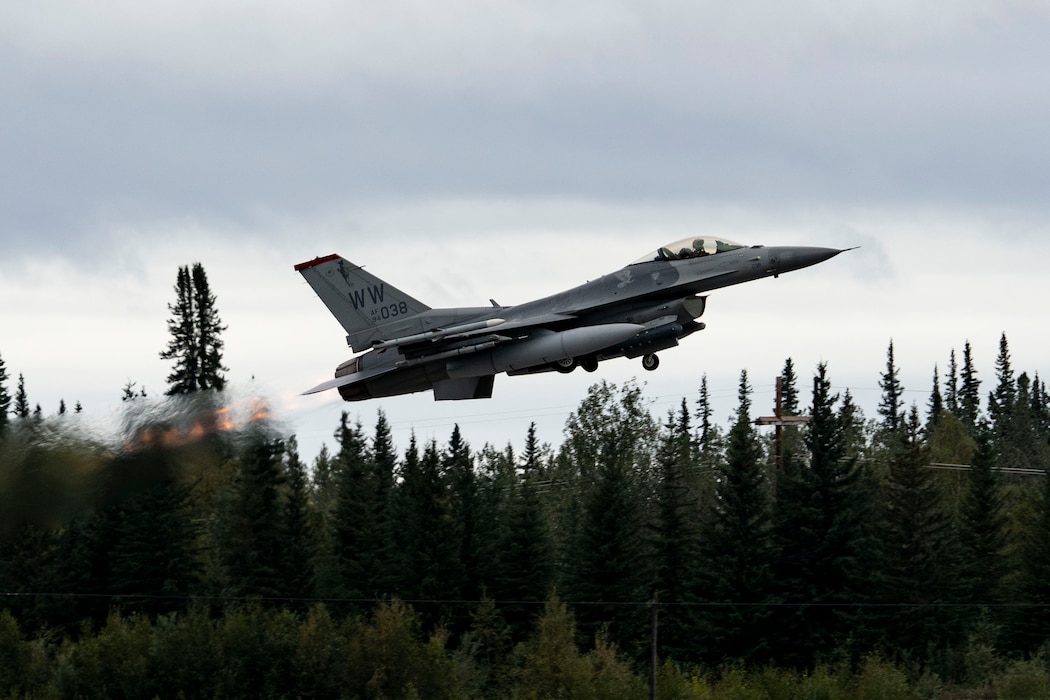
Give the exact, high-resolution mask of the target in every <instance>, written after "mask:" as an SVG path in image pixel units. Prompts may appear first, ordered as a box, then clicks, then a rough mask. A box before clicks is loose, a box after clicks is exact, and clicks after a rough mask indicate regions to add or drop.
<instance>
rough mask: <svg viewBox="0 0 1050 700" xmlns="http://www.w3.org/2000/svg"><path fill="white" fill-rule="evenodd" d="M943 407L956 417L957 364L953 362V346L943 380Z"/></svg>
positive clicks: (957, 399) (957, 404) (957, 393)
mask: <svg viewBox="0 0 1050 700" xmlns="http://www.w3.org/2000/svg"><path fill="white" fill-rule="evenodd" d="M944 407H945V408H946V409H948V411H950V412H951V413H952V414H954V415H955V416H956V417H958V415H959V366H958V365H957V364H956V362H955V348H952V353H951V356H950V357H949V358H948V376H947V377H946V379H945V382H944Z"/></svg>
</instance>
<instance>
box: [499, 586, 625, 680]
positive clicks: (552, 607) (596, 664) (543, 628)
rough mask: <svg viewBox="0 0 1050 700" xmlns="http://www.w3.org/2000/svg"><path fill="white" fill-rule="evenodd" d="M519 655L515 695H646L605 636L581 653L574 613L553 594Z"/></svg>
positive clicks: (515, 676)
mask: <svg viewBox="0 0 1050 700" xmlns="http://www.w3.org/2000/svg"><path fill="white" fill-rule="evenodd" d="M518 654H519V655H520V658H521V665H520V667H519V669H518V670H517V671H516V672H515V674H514V678H515V683H514V686H513V692H512V693H511V697H513V698H529V699H530V700H531V699H533V698H535V699H537V700H538V699H540V698H562V697H565V698H579V699H581V700H587V699H591V698H593V699H594V700H599V699H605V698H609V699H612V698H624V699H625V700H626V699H630V698H644V697H646V694H645V693H646V691H645V686H644V684H643V682H642V680H641V679H640V678H639V677H638V676H637V675H636V674H634V673H633V672H632V671H631V668H630V664H629V663H628V662H627V661H625V660H624V659H623V658H622V657H620V655H619V654H618V652H617V649H616V647H615V645H613V644H611V643H610V642H609V641H608V639H607V638H605V637H604V636H599V637H598V638H597V639H596V644H595V648H594V649H593V650H592V651H591V652H589V653H587V654H582V653H581V652H580V650H579V648H578V647H577V646H576V629H575V621H574V619H573V615H572V613H570V612H569V610H568V608H567V607H566V606H565V604H564V603H562V602H561V601H560V600H559V599H558V597H557V596H552V597H551V598H549V599H548V600H547V604H546V605H545V607H544V610H543V615H542V616H541V617H540V618H539V620H538V622H537V629H536V633H535V636H534V637H533V638H532V639H530V640H529V641H528V642H526V643H525V644H524V645H522V647H521V648H520V649H519V651H518Z"/></svg>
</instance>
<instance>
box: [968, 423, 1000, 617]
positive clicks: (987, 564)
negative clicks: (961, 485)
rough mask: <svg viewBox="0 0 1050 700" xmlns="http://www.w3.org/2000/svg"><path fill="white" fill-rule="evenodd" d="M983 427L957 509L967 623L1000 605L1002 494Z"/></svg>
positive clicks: (993, 450) (989, 441)
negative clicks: (968, 616) (983, 607)
mask: <svg viewBox="0 0 1050 700" xmlns="http://www.w3.org/2000/svg"><path fill="white" fill-rule="evenodd" d="M989 433H990V431H989V430H988V428H987V427H985V428H984V429H983V430H981V431H980V432H979V433H978V435H977V449H976V452H975V453H974V455H973V461H972V465H971V467H970V470H969V472H968V474H967V480H966V481H967V484H966V490H965V491H964V493H963V498H962V502H961V504H960V508H959V543H960V545H961V561H960V572H959V584H960V597H961V602H964V603H969V604H970V605H972V606H975V607H973V608H970V609H969V611H968V612H969V613H970V614H971V621H972V620H973V619H974V618H975V613H976V612H977V610H978V608H977V607H976V606H985V607H986V608H994V606H996V605H998V604H1000V603H1002V602H1003V599H1004V590H1003V586H1004V582H1005V579H1006V576H1007V573H1008V566H1007V561H1006V547H1007V528H1008V522H1007V517H1006V505H1005V494H1004V492H1003V487H1002V483H1001V478H1000V476H999V474H998V473H997V472H996V471H995V469H994V467H995V457H996V455H995V448H994V447H993V442H992V436H991V435H990V434H989Z"/></svg>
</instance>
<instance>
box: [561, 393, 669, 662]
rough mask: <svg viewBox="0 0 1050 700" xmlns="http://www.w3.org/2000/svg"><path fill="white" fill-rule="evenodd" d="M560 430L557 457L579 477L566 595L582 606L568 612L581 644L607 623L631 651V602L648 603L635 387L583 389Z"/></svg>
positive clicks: (636, 634)
mask: <svg viewBox="0 0 1050 700" xmlns="http://www.w3.org/2000/svg"><path fill="white" fill-rule="evenodd" d="M565 432H566V440H565V443H564V444H563V445H562V455H563V458H565V459H566V460H568V461H570V462H571V464H572V465H573V467H574V470H575V473H576V474H577V475H578V479H579V480H578V481H577V482H576V487H575V488H576V489H578V493H577V494H576V495H575V497H576V499H578V509H577V511H576V513H575V514H574V515H573V518H572V520H571V521H570V522H573V523H574V527H573V531H572V532H571V535H570V538H569V541H568V542H567V544H568V551H567V561H566V569H567V571H566V583H565V586H566V597H567V598H571V599H572V600H575V601H580V602H586V603H587V604H586V605H581V606H579V607H578V608H577V609H576V613H577V616H578V619H579V623H580V630H581V631H582V632H583V633H584V635H585V637H586V638H588V639H589V640H590V639H593V638H594V635H595V634H596V633H597V632H598V631H599V630H600V629H601V628H602V627H603V626H604V625H606V624H608V632H609V634H610V638H611V639H612V640H613V641H615V642H616V643H617V644H619V645H620V646H621V648H629V649H630V650H631V651H634V650H636V649H637V646H636V645H637V643H638V642H639V640H640V639H641V638H642V637H644V634H643V633H642V629H643V628H644V626H645V617H646V615H645V611H644V609H643V608H641V607H638V606H637V604H638V603H640V602H644V601H646V600H648V598H649V594H650V591H649V590H647V587H648V585H649V584H650V583H651V580H652V578H651V572H650V571H649V569H648V568H647V564H648V561H647V554H648V552H647V543H646V541H645V539H644V536H643V529H644V519H643V515H644V512H643V505H644V503H645V502H646V500H647V493H646V491H645V489H644V488H643V485H644V482H643V477H645V476H647V475H648V474H649V468H650V459H651V456H652V444H653V441H654V440H655V434H656V431H655V429H654V425H653V421H652V418H651V416H650V415H649V413H648V411H646V410H645V407H644V405H643V401H642V397H641V390H640V388H639V387H638V386H637V385H636V384H634V383H628V384H627V385H625V386H624V387H623V389H622V391H621V392H620V395H619V398H617V396H616V387H615V386H614V385H610V384H608V383H606V382H602V383H600V384H598V385H595V386H592V387H591V388H590V390H589V393H588V396H587V397H586V398H585V399H584V400H583V401H582V402H581V404H580V407H579V408H578V409H577V411H575V412H574V413H573V414H572V415H571V416H570V417H569V420H568V421H567V422H566V430H565ZM630 603H634V604H635V605H631V604H630ZM625 644H626V645H629V646H627V647H625Z"/></svg>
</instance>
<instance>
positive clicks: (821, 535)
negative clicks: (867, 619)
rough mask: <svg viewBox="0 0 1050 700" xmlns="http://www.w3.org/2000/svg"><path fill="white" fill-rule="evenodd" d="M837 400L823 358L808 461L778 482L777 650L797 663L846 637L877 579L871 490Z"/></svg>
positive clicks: (783, 659)
mask: <svg viewBox="0 0 1050 700" xmlns="http://www.w3.org/2000/svg"><path fill="white" fill-rule="evenodd" d="M836 401H837V396H834V395H832V394H831V382H830V380H829V379H828V377H827V366H826V365H824V364H823V363H822V364H820V365H819V366H818V367H817V375H816V376H815V377H814V381H813V401H812V405H811V407H810V416H811V420H810V423H809V425H808V427H807V429H806V435H805V439H804V442H805V445H806V450H807V455H806V456H807V457H808V464H802V465H799V466H798V467H794V466H792V467H791V469H789V470H785V473H784V478H783V479H782V480H781V482H780V483H778V485H777V491H776V507H775V522H774V541H775V542H776V546H777V557H776V560H777V561H776V580H777V594H778V598H779V599H780V600H781V601H782V602H783V603H782V607H779V608H777V614H776V616H775V619H774V626H773V628H774V629H776V630H777V634H778V641H777V645H776V647H775V654H776V657H777V658H778V659H779V660H780V661H781V662H786V663H790V664H798V665H809V664H811V663H812V662H813V661H814V660H815V659H817V658H821V657H824V656H826V655H827V654H829V653H830V652H832V651H833V650H834V649H835V648H836V647H838V646H840V645H843V644H844V643H845V642H846V640H847V637H848V634H849V631H850V628H851V625H850V624H849V620H848V617H847V615H846V613H847V611H848V610H849V605H850V604H852V603H856V602H861V601H863V599H864V595H865V594H864V591H865V590H866V589H867V588H868V587H869V586H868V584H869V583H870V582H868V581H866V580H865V572H866V562H865V557H869V556H870V554H871V545H870V532H869V529H868V521H869V520H870V511H871V489H870V485H869V483H868V477H867V475H866V474H865V473H864V472H863V471H862V470H861V469H860V468H859V467H858V466H857V463H856V458H855V457H854V456H848V455H847V454H846V452H845V445H846V440H845V426H844V425H843V420H842V417H841V416H840V415H837V414H836V413H835V410H834V404H835V403H836Z"/></svg>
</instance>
